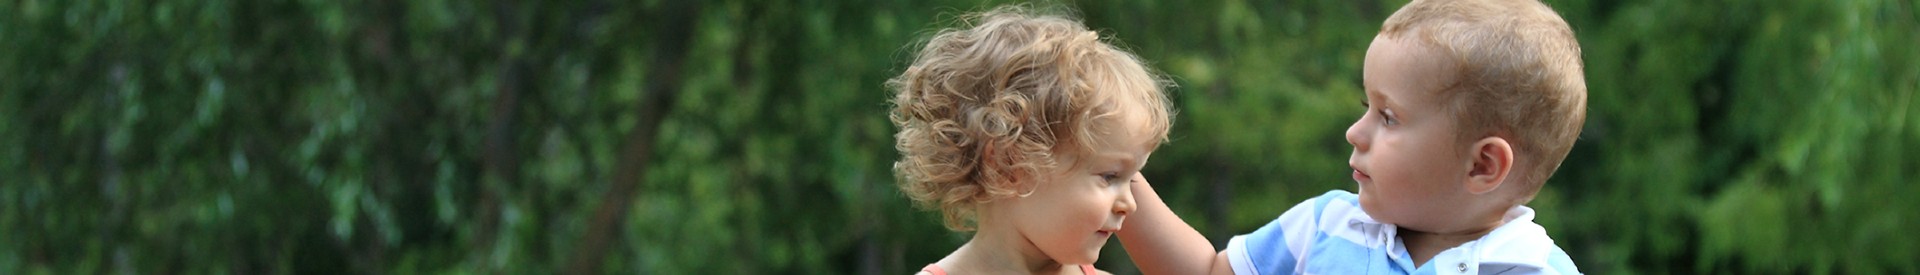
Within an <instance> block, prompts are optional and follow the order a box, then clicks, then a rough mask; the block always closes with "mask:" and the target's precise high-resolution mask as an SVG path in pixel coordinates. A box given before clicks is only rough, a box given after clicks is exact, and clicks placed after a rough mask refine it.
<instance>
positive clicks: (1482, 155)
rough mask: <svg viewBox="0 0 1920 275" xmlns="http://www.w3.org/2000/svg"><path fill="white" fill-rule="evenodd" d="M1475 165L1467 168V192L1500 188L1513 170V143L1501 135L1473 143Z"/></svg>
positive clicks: (1483, 192) (1478, 192)
mask: <svg viewBox="0 0 1920 275" xmlns="http://www.w3.org/2000/svg"><path fill="white" fill-rule="evenodd" d="M1471 154H1472V157H1473V165H1472V167H1471V168H1468V170H1467V192H1470V193H1473V194H1486V193H1487V192H1492V191H1493V190H1494V189H1499V188H1500V183H1502V182H1506V180H1507V174H1510V173H1512V172H1513V144H1511V143H1507V139H1504V138H1500V137H1487V138H1483V139H1480V141H1477V142H1474V143H1473V151H1472V152H1471Z"/></svg>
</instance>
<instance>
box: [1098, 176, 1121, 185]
mask: <svg viewBox="0 0 1920 275" xmlns="http://www.w3.org/2000/svg"><path fill="white" fill-rule="evenodd" d="M1100 180H1103V181H1106V182H1107V185H1113V184H1114V183H1115V182H1117V181H1122V180H1127V179H1126V178H1121V177H1120V174H1118V173H1105V174H1100Z"/></svg>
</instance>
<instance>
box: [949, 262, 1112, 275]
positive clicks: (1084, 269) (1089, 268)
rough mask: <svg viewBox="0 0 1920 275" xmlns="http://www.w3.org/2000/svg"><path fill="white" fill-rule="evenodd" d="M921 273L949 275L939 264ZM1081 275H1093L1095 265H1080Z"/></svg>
mask: <svg viewBox="0 0 1920 275" xmlns="http://www.w3.org/2000/svg"><path fill="white" fill-rule="evenodd" d="M920 271H926V272H927V273H929V274H933V275H947V270H946V269H942V268H940V265H938V264H927V267H922V268H920ZM1080 274H1087V275H1093V265H1090V264H1083V265H1080Z"/></svg>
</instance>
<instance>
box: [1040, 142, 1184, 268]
mask: <svg viewBox="0 0 1920 275" xmlns="http://www.w3.org/2000/svg"><path fill="white" fill-rule="evenodd" d="M1145 113H1146V112H1144V111H1139V112H1121V113H1120V114H1118V115H1116V116H1114V117H1111V118H1109V119H1111V120H1109V121H1110V122H1111V123H1112V124H1109V125H1114V126H1118V127H1109V128H1110V129H1116V130H1110V131H1104V132H1107V134H1106V135H1101V136H1099V137H1098V139H1100V140H1102V141H1103V142H1100V143H1102V144H1094V145H1092V146H1090V148H1091V149H1092V150H1090V151H1091V152H1092V153H1091V154H1087V155H1085V156H1079V155H1074V154H1062V155H1061V156H1060V158H1059V159H1058V160H1059V161H1058V162H1057V163H1058V164H1059V166H1056V167H1055V168H1054V169H1052V171H1043V172H1042V173H1043V174H1045V175H1043V176H1042V177H1041V178H1040V179H1039V180H1040V181H1038V182H1036V184H1037V185H1038V186H1035V187H1034V188H1035V189H1034V190H1033V193H1032V194H1031V195H1028V196H1025V197H1017V198H1014V199H1011V200H1008V201H1006V202H1007V203H1008V204H1009V209H1008V210H1011V211H1010V212H1009V214H1011V215H1010V216H1011V218H1012V220H1013V227H1014V230H1015V231H1016V232H1019V234H1020V235H1021V236H1022V237H1024V238H1025V239H1026V240H1027V241H1028V242H1031V243H1033V245H1034V246H1035V247H1037V248H1038V249H1039V250H1040V252H1041V253H1044V254H1046V256H1047V257H1048V258H1052V259H1053V260H1054V261H1057V262H1059V263H1060V264H1064V265H1075V264H1091V263H1093V262H1094V261H1095V260H1099V258H1100V247H1102V246H1105V245H1106V244H1107V238H1108V237H1111V236H1113V233H1114V232H1116V231H1119V230H1120V224H1121V222H1122V220H1124V219H1126V217H1127V214H1128V213H1132V212H1133V208H1134V201H1133V193H1132V191H1131V187H1130V186H1129V185H1130V184H1131V181H1132V179H1133V175H1134V174H1135V173H1139V171H1140V167H1142V166H1145V165H1146V162H1147V157H1148V155H1149V154H1151V153H1152V152H1153V148H1154V147H1155V146H1156V145H1158V143H1159V140H1158V138H1157V137H1155V136H1153V135H1150V134H1148V133H1146V132H1147V130H1146V129H1147V127H1146V125H1147V118H1146V115H1145Z"/></svg>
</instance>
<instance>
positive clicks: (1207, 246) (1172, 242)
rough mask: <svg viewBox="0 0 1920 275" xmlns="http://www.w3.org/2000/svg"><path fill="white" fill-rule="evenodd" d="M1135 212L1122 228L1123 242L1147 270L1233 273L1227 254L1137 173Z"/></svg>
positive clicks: (1144, 270)
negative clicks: (1180, 215)
mask: <svg viewBox="0 0 1920 275" xmlns="http://www.w3.org/2000/svg"><path fill="white" fill-rule="evenodd" d="M1132 181H1133V184H1130V185H1131V186H1130V187H1129V188H1132V191H1133V200H1134V203H1135V208H1134V213H1133V214H1132V215H1129V216H1130V217H1127V220H1126V224H1124V225H1122V226H1121V227H1120V228H1121V229H1120V232H1119V233H1118V234H1119V235H1120V245H1121V246H1122V247H1124V248H1126V249H1127V255H1128V256H1130V257H1132V258H1133V263H1134V265H1136V266H1138V267H1140V272H1141V273H1144V274H1233V268H1232V267H1231V266H1228V264H1227V255H1226V254H1225V253H1221V252H1219V251H1218V250H1214V249H1213V243H1211V242H1208V241H1207V237H1206V236H1202V235H1200V231H1197V230H1194V229H1193V226H1189V225H1187V222H1186V221H1182V220H1180V217H1179V216H1178V215H1175V214H1174V213H1173V209H1169V208H1167V203H1166V202H1165V201H1161V200H1160V195H1159V194H1156V193H1154V192H1153V185H1152V184H1148V183H1147V178H1146V176H1144V175H1141V174H1140V173H1134V174H1133V180H1132Z"/></svg>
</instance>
